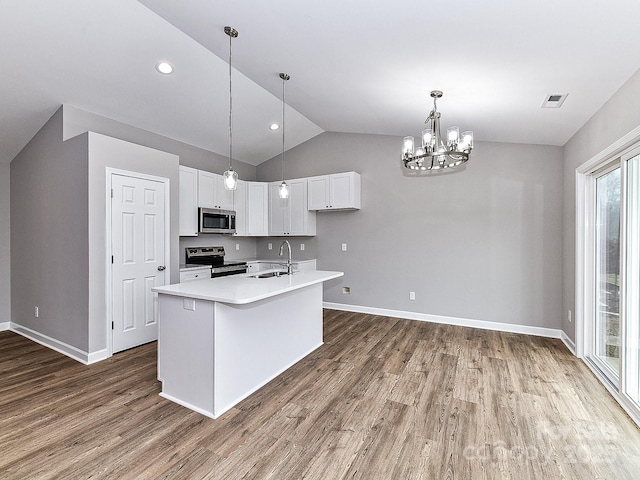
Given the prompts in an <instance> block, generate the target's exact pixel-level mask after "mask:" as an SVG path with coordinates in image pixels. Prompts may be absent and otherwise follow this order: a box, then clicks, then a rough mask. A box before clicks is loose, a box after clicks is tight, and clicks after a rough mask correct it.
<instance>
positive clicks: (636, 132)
mask: <svg viewBox="0 0 640 480" xmlns="http://www.w3.org/2000/svg"><path fill="white" fill-rule="evenodd" d="M638 140H640V126H638V127H636V128H634V129H633V130H631V131H630V132H629V133H627V134H626V135H625V136H624V137H622V138H620V139H619V140H618V141H616V142H614V143H613V144H611V145H609V146H608V147H607V148H605V149H604V150H602V151H601V152H600V153H597V154H595V155H594V156H593V157H591V158H590V159H589V160H587V161H586V162H584V163H583V164H582V165H580V166H579V167H578V168H576V172H578V173H582V174H590V173H592V172H593V171H595V170H597V169H598V166H599V165H600V164H601V163H602V162H603V161H605V160H606V159H608V158H613V157H616V156H618V155H621V154H622V153H623V151H624V150H625V149H627V148H629V147H630V146H632V145H633V144H634V143H636V142H637V141H638Z"/></svg>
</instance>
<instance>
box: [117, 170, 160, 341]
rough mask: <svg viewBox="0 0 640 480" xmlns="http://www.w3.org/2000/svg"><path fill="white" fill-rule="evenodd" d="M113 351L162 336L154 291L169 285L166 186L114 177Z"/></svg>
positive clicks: (142, 180) (118, 176)
mask: <svg viewBox="0 0 640 480" xmlns="http://www.w3.org/2000/svg"><path fill="white" fill-rule="evenodd" d="M111 188H112V198H111V252H112V255H113V257H112V265H111V266H112V275H111V278H112V289H111V292H112V295H111V296H112V308H111V312H112V331H113V339H112V340H113V342H112V351H113V353H116V352H120V351H122V350H126V349H128V348H132V347H135V346H138V345H142V344H144V343H148V342H151V341H154V340H157V338H158V325H157V322H156V318H157V316H156V314H155V313H156V312H155V309H156V301H155V298H154V293H153V292H151V288H152V287H155V286H161V285H164V284H165V280H166V279H165V275H166V273H165V272H166V268H165V258H164V257H165V244H164V242H165V238H166V236H165V228H168V225H165V198H164V197H165V184H164V183H163V182H160V181H154V180H149V179H145V178H138V177H134V176H127V175H120V174H115V173H113V174H112V176H111Z"/></svg>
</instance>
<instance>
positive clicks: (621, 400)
mask: <svg viewBox="0 0 640 480" xmlns="http://www.w3.org/2000/svg"><path fill="white" fill-rule="evenodd" d="M583 361H584V363H585V364H586V365H587V367H589V370H591V371H592V372H593V374H594V375H595V376H596V378H597V379H598V380H599V381H600V383H601V384H602V385H604V388H606V389H607V391H608V392H609V393H610V394H611V396H612V397H613V398H614V399H615V401H616V402H618V404H619V405H620V406H621V407H622V409H623V410H624V411H625V412H626V413H627V415H629V416H630V417H631V420H633V421H634V422H635V423H636V425H640V416H638V409H637V407H635V406H631V405H629V400H627V398H625V397H624V396H623V395H621V394H620V392H618V390H617V389H616V388H615V386H614V385H613V384H612V383H611V380H610V379H609V378H608V377H607V376H606V375H604V374H603V373H602V372H601V371H600V370H599V369H598V368H597V367H596V365H595V364H594V363H593V362H591V361H589V360H587V359H584V360H583Z"/></svg>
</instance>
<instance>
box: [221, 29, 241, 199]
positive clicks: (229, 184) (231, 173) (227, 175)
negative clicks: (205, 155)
mask: <svg viewBox="0 0 640 480" xmlns="http://www.w3.org/2000/svg"><path fill="white" fill-rule="evenodd" d="M224 33H226V34H227V35H229V170H227V171H226V172H224V174H223V177H224V188H225V189H227V190H235V189H236V187H237V186H238V173H237V172H236V171H235V170H234V169H233V167H232V166H231V161H232V154H233V148H232V145H233V134H232V128H231V120H232V115H231V112H232V111H233V104H232V99H233V97H232V96H231V39H232V38H237V37H238V31H237V30H236V29H235V28H231V27H224Z"/></svg>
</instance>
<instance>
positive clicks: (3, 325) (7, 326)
mask: <svg viewBox="0 0 640 480" xmlns="http://www.w3.org/2000/svg"><path fill="white" fill-rule="evenodd" d="M5 330H11V322H0V332H4V331H5Z"/></svg>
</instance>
